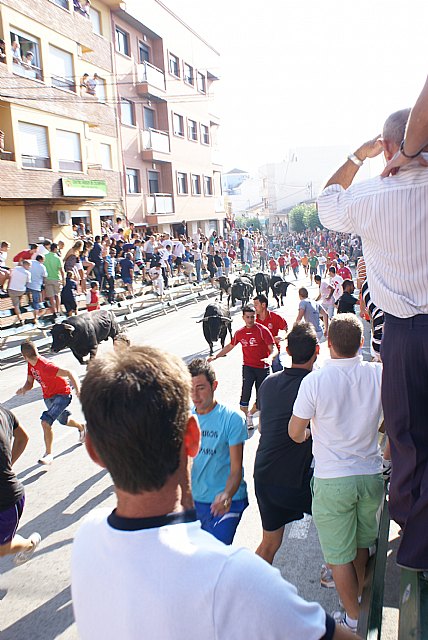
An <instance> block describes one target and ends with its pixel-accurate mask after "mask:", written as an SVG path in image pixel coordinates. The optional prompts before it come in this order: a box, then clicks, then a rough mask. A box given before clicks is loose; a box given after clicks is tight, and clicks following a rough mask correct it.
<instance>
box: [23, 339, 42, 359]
mask: <svg viewBox="0 0 428 640" xmlns="http://www.w3.org/2000/svg"><path fill="white" fill-rule="evenodd" d="M21 353H22V355H23V356H25V357H26V358H38V356H39V352H38V351H37V347H36V345H35V344H34V343H33V342H31V340H26V341H25V342H23V343H22V344H21Z"/></svg>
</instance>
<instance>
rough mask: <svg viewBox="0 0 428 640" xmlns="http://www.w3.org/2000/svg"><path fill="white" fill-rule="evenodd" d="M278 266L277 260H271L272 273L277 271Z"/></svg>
mask: <svg viewBox="0 0 428 640" xmlns="http://www.w3.org/2000/svg"><path fill="white" fill-rule="evenodd" d="M277 266H278V265H277V264H276V260H274V259H273V258H272V259H271V260H269V269H270V270H271V271H276V269H277Z"/></svg>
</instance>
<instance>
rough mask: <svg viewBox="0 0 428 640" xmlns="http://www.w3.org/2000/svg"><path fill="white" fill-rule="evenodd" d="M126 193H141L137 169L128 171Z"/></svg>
mask: <svg viewBox="0 0 428 640" xmlns="http://www.w3.org/2000/svg"><path fill="white" fill-rule="evenodd" d="M126 191H127V193H140V180H139V176H138V170H137V169H127V170H126Z"/></svg>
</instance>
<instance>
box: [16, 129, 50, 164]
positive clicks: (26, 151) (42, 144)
mask: <svg viewBox="0 0 428 640" xmlns="http://www.w3.org/2000/svg"><path fill="white" fill-rule="evenodd" d="M19 134H20V139H21V154H22V155H25V156H35V157H37V158H49V148H48V134H47V129H46V127H42V126H40V125H37V124H29V123H28V122H20V123H19Z"/></svg>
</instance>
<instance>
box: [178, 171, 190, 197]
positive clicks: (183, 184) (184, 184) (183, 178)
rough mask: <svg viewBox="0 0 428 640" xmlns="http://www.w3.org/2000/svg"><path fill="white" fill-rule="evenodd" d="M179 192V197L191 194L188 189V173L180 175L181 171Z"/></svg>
mask: <svg viewBox="0 0 428 640" xmlns="http://www.w3.org/2000/svg"><path fill="white" fill-rule="evenodd" d="M177 192H178V193H179V195H184V194H186V193H189V189H188V187H187V173H180V171H177Z"/></svg>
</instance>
